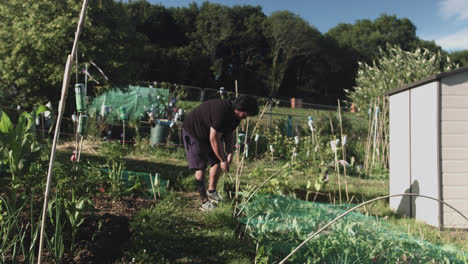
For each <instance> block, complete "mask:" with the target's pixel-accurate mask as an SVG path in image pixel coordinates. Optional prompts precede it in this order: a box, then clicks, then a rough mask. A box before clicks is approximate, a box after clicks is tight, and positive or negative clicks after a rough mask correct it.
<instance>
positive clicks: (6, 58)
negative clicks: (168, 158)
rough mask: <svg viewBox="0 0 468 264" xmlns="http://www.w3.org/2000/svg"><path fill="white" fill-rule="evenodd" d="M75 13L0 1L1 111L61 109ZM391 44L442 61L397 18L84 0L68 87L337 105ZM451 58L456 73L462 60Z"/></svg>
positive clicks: (65, 7)
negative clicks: (192, 89) (155, 87)
mask: <svg viewBox="0 0 468 264" xmlns="http://www.w3.org/2000/svg"><path fill="white" fill-rule="evenodd" d="M80 8H81V2H80V1H74V0H59V1H57V0H9V1H1V2H0V24H1V26H0V58H1V59H0V103H2V104H5V103H7V104H8V105H10V104H20V103H21V104H23V105H25V106H32V105H34V104H38V103H44V102H46V101H49V100H51V101H52V102H55V103H58V98H59V97H60V89H61V82H62V79H63V67H64V65H65V61H66V57H67V56H66V55H67V53H69V51H70V49H71V44H72V42H73V38H74V32H75V30H76V23H77V20H78V14H79V11H80ZM387 43H389V44H391V45H396V46H399V47H401V48H402V49H403V50H406V51H413V50H415V49H417V48H424V49H427V50H429V51H431V52H434V53H438V52H441V53H442V54H445V55H448V54H447V53H446V52H445V51H443V50H442V49H441V47H439V46H437V45H436V44H435V43H434V42H433V41H426V40H422V39H419V38H418V37H417V36H416V27H415V25H414V24H413V23H412V22H411V21H410V20H409V19H407V18H398V17H396V16H395V15H388V14H382V15H381V16H380V17H378V18H377V19H375V20H373V21H372V20H368V19H362V20H357V21H356V22H355V23H354V24H338V25H337V26H336V27H334V28H332V29H330V30H329V31H328V32H326V33H323V34H322V33H321V32H320V31H319V30H317V28H315V27H314V26H313V25H310V24H309V23H308V22H307V21H305V20H304V19H302V18H301V17H299V16H298V15H296V14H293V13H291V12H289V11H279V12H275V13H273V14H271V15H269V16H267V15H265V13H264V12H263V11H262V8H261V7H260V6H249V5H245V6H232V7H230V6H224V5H221V4H214V3H208V2H205V3H203V4H201V5H197V4H196V3H192V4H190V5H189V6H187V7H165V6H162V5H160V4H151V3H148V2H147V1H145V0H140V1H129V2H120V1H119V2H117V1H114V0H90V1H89V6H88V11H87V18H86V23H85V25H84V28H83V34H82V36H81V38H80V43H79V46H78V54H77V62H78V63H77V66H76V67H75V68H74V71H73V73H74V74H73V76H72V77H73V78H72V80H74V81H75V82H83V80H84V72H83V71H84V68H85V65H86V64H87V65H89V68H88V73H89V74H90V76H91V77H93V79H90V80H89V82H88V83H89V91H88V94H89V95H92V96H93V95H97V94H99V93H101V92H102V91H105V90H106V89H110V88H112V87H125V86H127V85H128V84H138V83H141V82H144V81H157V82H170V83H176V84H181V85H190V86H198V87H204V88H218V87H221V86H222V87H225V89H226V90H228V91H233V90H234V83H235V80H237V82H238V89H239V92H241V93H248V94H255V95H258V96H263V97H276V98H281V99H288V98H292V97H299V98H303V99H305V100H307V101H308V102H313V103H320V104H336V100H337V98H341V99H343V98H344V97H345V92H344V90H345V89H348V90H349V89H352V88H353V87H354V86H355V85H356V84H355V79H356V74H357V70H358V62H364V63H369V64H371V63H372V62H373V61H375V60H376V59H377V56H378V54H379V48H385V46H386V45H387ZM450 56H451V57H452V59H453V60H455V61H456V62H458V63H460V64H461V65H465V64H466V61H467V59H466V58H468V54H467V51H463V52H457V53H452V54H450ZM101 71H102V73H101Z"/></svg>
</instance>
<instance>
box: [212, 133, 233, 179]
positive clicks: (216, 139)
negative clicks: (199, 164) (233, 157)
mask: <svg viewBox="0 0 468 264" xmlns="http://www.w3.org/2000/svg"><path fill="white" fill-rule="evenodd" d="M222 136H223V133H220V132H218V131H216V130H215V129H214V128H213V127H210V143H211V148H212V149H213V152H214V153H215V155H216V157H218V159H219V161H220V162H221V169H222V170H223V171H225V172H228V171H229V164H228V163H227V158H226V155H225V154H224V146H223V144H222V143H221V137H222Z"/></svg>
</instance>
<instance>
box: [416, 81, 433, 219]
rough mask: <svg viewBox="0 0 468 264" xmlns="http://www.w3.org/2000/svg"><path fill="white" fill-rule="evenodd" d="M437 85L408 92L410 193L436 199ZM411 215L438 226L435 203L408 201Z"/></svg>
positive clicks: (427, 200)
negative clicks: (409, 101) (409, 115)
mask: <svg viewBox="0 0 468 264" xmlns="http://www.w3.org/2000/svg"><path fill="white" fill-rule="evenodd" d="M437 84H438V82H432V83H428V84H425V85H423V86H420V87H417V88H413V89H411V90H410V93H411V94H410V98H411V107H410V108H411V109H410V110H411V117H410V118H411V128H410V131H411V139H410V141H411V192H413V193H417V194H422V195H426V196H430V197H433V198H439V169H438V167H439V166H438V163H439V146H438V133H439V120H438V111H439V103H438V94H437V93H438V89H437ZM411 210H412V212H411V216H413V217H415V218H416V219H418V220H423V221H425V222H427V223H428V224H430V225H433V226H439V203H438V202H437V201H434V200H430V199H427V198H422V197H412V198H411Z"/></svg>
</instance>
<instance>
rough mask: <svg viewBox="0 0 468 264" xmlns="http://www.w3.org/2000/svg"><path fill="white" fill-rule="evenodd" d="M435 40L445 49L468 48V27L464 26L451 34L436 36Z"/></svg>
mask: <svg viewBox="0 0 468 264" xmlns="http://www.w3.org/2000/svg"><path fill="white" fill-rule="evenodd" d="M434 41H435V42H436V44H437V45H439V46H441V47H442V49H443V50H445V51H457V50H465V49H468V28H464V29H462V30H459V31H457V32H455V33H453V34H450V35H445V36H439V37H435V38H434Z"/></svg>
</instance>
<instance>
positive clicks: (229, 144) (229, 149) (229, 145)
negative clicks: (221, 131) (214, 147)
mask: <svg viewBox="0 0 468 264" xmlns="http://www.w3.org/2000/svg"><path fill="white" fill-rule="evenodd" d="M233 142H234V131H232V132H231V133H228V134H225V135H224V145H225V148H226V153H227V161H228V162H229V163H231V161H232V155H233V153H234V144H233Z"/></svg>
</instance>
